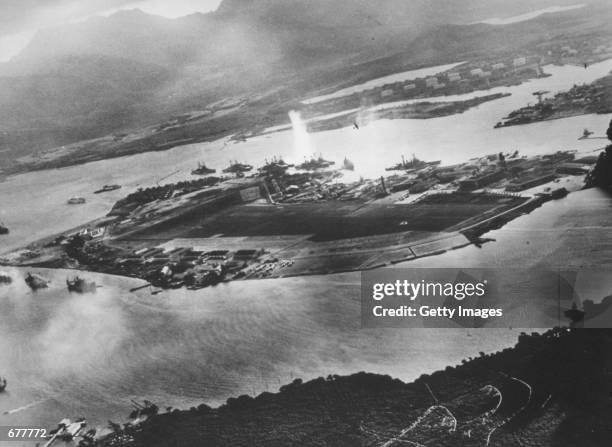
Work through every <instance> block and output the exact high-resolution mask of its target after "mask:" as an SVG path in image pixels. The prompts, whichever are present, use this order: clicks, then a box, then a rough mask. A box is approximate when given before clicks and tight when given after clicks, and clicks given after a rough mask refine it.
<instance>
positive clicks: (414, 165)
mask: <svg viewBox="0 0 612 447" xmlns="http://www.w3.org/2000/svg"><path fill="white" fill-rule="evenodd" d="M440 163H442V161H441V160H436V161H423V160H419V159H418V158H416V156H415V155H414V154H412V159H411V160H406V158H405V157H404V156H403V155H402V161H401V162H400V163H398V164H396V165H394V166H391V167H388V168H386V169H385V170H386V171H409V170H414V169H422V168H425V167H427V166H437V165H439V164H440Z"/></svg>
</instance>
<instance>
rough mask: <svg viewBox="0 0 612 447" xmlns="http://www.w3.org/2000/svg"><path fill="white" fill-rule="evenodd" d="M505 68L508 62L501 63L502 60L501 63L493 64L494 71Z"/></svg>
mask: <svg viewBox="0 0 612 447" xmlns="http://www.w3.org/2000/svg"><path fill="white" fill-rule="evenodd" d="M504 68H506V64H503V63H501V62H499V63H497V64H493V65H492V66H491V69H492V70H494V71H497V70H503V69H504Z"/></svg>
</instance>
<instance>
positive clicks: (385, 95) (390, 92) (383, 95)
mask: <svg viewBox="0 0 612 447" xmlns="http://www.w3.org/2000/svg"><path fill="white" fill-rule="evenodd" d="M389 96H393V89H390V88H387V89H385V90H383V91H382V92H380V97H381V98H388V97H389Z"/></svg>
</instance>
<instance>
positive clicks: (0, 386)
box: [0, 377, 7, 393]
mask: <svg viewBox="0 0 612 447" xmlns="http://www.w3.org/2000/svg"><path fill="white" fill-rule="evenodd" d="M6 385H7V381H6V379H5V378H4V377H0V393H2V392H3V391H4V390H5V389H6Z"/></svg>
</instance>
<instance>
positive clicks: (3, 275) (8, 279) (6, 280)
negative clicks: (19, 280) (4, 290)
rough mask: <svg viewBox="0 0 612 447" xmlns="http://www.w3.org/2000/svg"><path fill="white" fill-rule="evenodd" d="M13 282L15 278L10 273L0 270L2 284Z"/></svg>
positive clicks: (0, 284)
mask: <svg viewBox="0 0 612 447" xmlns="http://www.w3.org/2000/svg"><path fill="white" fill-rule="evenodd" d="M12 282H13V278H11V276H10V275H9V274H8V273H5V272H0V286H2V285H7V284H11V283H12Z"/></svg>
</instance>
